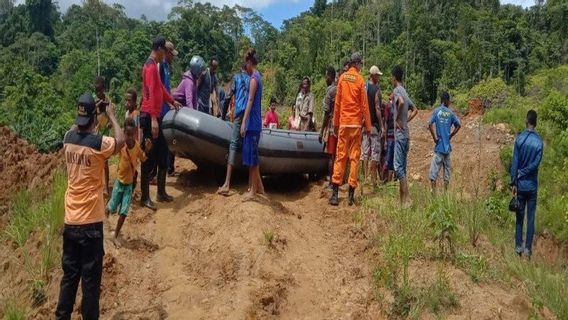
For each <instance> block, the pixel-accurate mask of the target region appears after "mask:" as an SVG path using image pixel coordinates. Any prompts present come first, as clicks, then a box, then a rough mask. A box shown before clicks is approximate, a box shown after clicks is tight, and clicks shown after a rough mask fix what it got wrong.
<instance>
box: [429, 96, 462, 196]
mask: <svg viewBox="0 0 568 320" xmlns="http://www.w3.org/2000/svg"><path fill="white" fill-rule="evenodd" d="M441 100H442V105H441V106H439V107H438V108H436V109H434V111H433V112H432V118H431V119H430V122H429V126H428V128H429V129H430V134H432V139H434V144H435V145H436V147H435V148H434V157H433V158H432V164H431V165H430V182H431V184H432V192H434V191H436V180H438V173H439V172H440V169H442V167H443V168H444V188H445V189H446V190H448V185H449V184H450V175H451V172H452V164H451V159H450V153H451V152H452V145H451V143H450V141H451V140H452V138H453V137H454V136H455V135H456V134H457V133H458V131H460V128H461V123H460V120H459V119H458V117H456V115H455V114H454V113H453V112H452V110H450V109H449V108H448V106H449V105H450V94H449V93H448V92H445V91H444V92H443V93H442V96H441ZM434 126H435V127H436V130H435V131H434ZM452 127H453V130H452ZM450 132H451V133H450Z"/></svg>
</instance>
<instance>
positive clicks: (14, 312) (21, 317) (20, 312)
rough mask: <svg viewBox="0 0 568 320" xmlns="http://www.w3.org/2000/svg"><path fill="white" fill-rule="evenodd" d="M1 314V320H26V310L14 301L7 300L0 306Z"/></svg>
mask: <svg viewBox="0 0 568 320" xmlns="http://www.w3.org/2000/svg"><path fill="white" fill-rule="evenodd" d="M2 309H3V310H2V312H1V313H0V314H3V316H2V319H3V320H25V319H27V318H26V309H25V308H24V307H23V306H22V305H20V304H18V303H17V302H16V300H15V299H8V300H7V301H6V302H5V303H3V304H2Z"/></svg>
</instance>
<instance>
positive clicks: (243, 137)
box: [56, 37, 542, 319]
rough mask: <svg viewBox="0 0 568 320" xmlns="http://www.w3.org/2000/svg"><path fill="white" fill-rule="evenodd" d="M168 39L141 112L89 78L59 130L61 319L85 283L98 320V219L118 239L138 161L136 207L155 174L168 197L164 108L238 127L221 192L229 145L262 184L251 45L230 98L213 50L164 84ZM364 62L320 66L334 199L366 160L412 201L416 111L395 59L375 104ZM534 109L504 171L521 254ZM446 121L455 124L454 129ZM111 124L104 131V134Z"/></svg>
mask: <svg viewBox="0 0 568 320" xmlns="http://www.w3.org/2000/svg"><path fill="white" fill-rule="evenodd" d="M177 54H178V52H177V51H176V49H175V47H174V45H173V43H171V42H168V41H166V40H165V39H164V38H163V37H157V38H156V39H154V41H153V42H152V49H151V52H150V55H149V57H148V59H147V60H146V61H145V63H144V66H143V70H142V86H141V87H142V98H141V103H140V109H138V99H137V91H136V90H135V89H128V90H127V92H126V94H125V105H126V107H127V111H126V114H125V120H124V123H123V129H121V126H120V124H119V121H118V120H117V117H116V114H115V106H114V104H113V103H112V102H111V101H110V99H109V98H108V96H107V95H106V93H105V90H106V87H105V84H104V79H102V78H97V80H96V81H95V94H94V95H92V94H88V93H86V94H83V95H81V96H80V97H79V99H78V101H77V117H76V119H75V124H74V126H73V128H72V129H71V130H70V131H68V132H67V133H66V134H65V137H64V153H65V160H66V165H67V174H68V188H67V191H66V194H65V225H64V232H63V255H62V268H63V272H64V274H63V278H62V280H61V287H60V295H59V302H58V305H57V309H56V318H57V319H70V316H71V313H72V310H73V306H74V303H75V298H76V293H77V289H78V285H79V281H81V285H82V291H83V301H82V305H81V313H82V316H83V319H98V318H99V297H100V285H101V276H102V269H103V264H102V262H103V255H104V248H103V221H104V219H105V213H106V214H110V213H114V212H116V211H117V210H118V211H119V218H118V222H117V226H116V229H115V232H114V237H113V239H114V241H115V244H117V246H119V245H120V242H119V241H117V239H118V235H119V233H120V230H121V228H122V226H123V224H124V221H125V219H126V217H127V215H128V210H129V207H130V203H131V201H132V197H133V190H134V189H135V186H136V181H137V176H138V170H137V168H138V166H139V163H140V162H142V165H141V173H140V184H141V197H140V201H141V205H142V206H145V207H148V208H150V209H153V210H156V205H155V204H154V202H153V201H152V200H151V198H150V190H149V185H150V182H151V180H152V179H153V178H154V177H155V179H156V184H157V198H156V199H157V200H158V201H159V202H170V201H172V200H173V198H172V197H171V196H170V195H169V194H168V193H167V192H166V188H165V182H166V176H167V174H168V171H169V173H170V174H173V173H175V170H174V167H173V161H174V158H173V155H172V154H171V153H170V152H169V150H168V146H167V144H166V141H165V138H164V135H163V132H162V118H163V117H164V115H165V114H166V113H167V112H168V111H169V110H171V109H179V108H182V107H187V108H192V109H196V110H199V111H202V112H206V113H209V114H212V115H217V116H219V117H221V118H223V119H227V118H228V117H229V118H230V119H231V121H232V122H233V123H234V125H233V132H232V136H231V142H230V147H229V150H228V159H227V171H226V178H225V182H224V184H223V185H222V186H221V187H220V188H219V189H218V191H217V192H218V193H219V194H221V195H228V194H229V191H230V183H231V176H232V172H233V169H234V167H235V166H236V165H237V163H236V161H237V160H236V159H237V157H236V156H237V153H238V152H239V151H241V152H242V163H243V165H244V166H246V167H248V168H249V184H248V192H247V194H246V195H245V198H254V197H255V196H256V195H257V194H263V193H264V192H265V190H264V185H263V183H262V179H261V174H260V170H259V150H258V147H259V141H260V137H261V132H262V128H263V127H268V128H277V127H278V116H277V114H276V110H275V109H276V105H277V102H276V100H275V99H271V101H270V109H269V111H268V112H267V113H266V116H265V119H264V121H263V120H262V107H261V99H262V93H263V81H262V76H261V74H260V72H259V71H258V70H257V69H256V66H257V64H258V61H257V56H256V51H255V50H254V49H253V48H251V49H249V50H247V52H246V54H245V56H244V58H243V64H242V66H241V70H240V71H239V72H237V73H236V74H235V75H234V76H233V79H232V82H231V87H230V90H229V92H228V93H227V95H226V96H225V95H224V92H223V93H222V94H220V93H219V91H217V90H216V86H217V81H218V80H217V78H216V70H217V67H218V60H217V59H216V58H212V59H210V61H209V66H206V65H205V61H204V60H203V58H201V57H199V56H194V57H193V58H192V59H191V61H190V64H189V70H188V71H187V72H186V73H184V75H183V77H182V80H181V82H180V83H179V85H178V86H177V87H176V88H175V89H174V90H173V93H172V92H171V91H170V90H171V82H170V79H171V78H170V64H171V63H172V61H173V59H174V58H175V57H176V56H177ZM362 66H363V60H362V57H361V55H360V54H358V53H354V54H353V55H352V56H351V59H350V60H349V61H348V62H346V63H345V64H344V67H343V69H341V70H339V71H336V70H335V69H334V68H333V67H328V68H327V69H326V72H325V79H326V83H327V85H328V87H327V89H326V93H325V97H324V100H323V111H324V117H323V123H322V128H321V131H320V142H321V143H322V144H323V149H324V151H325V152H326V153H328V154H329V155H330V159H331V161H330V183H331V189H332V195H331V198H330V200H329V203H330V204H331V205H338V204H339V197H338V193H339V186H340V185H342V184H343V183H344V181H345V179H346V177H345V172H346V168H347V165H348V163H349V175H348V178H347V183H348V185H349V189H348V190H349V191H348V203H349V205H353V204H354V203H355V190H356V188H357V186H358V174H359V172H358V170H357V168H358V165H359V163H360V162H362V163H363V165H364V171H365V175H366V176H370V178H371V180H372V182H376V181H377V180H378V178H379V177H381V178H382V179H383V180H391V179H392V178H393V176H394V175H396V179H398V181H399V183H400V202H401V205H402V207H403V208H408V207H410V206H411V200H410V197H409V194H408V183H407V156H408V151H409V146H410V133H409V128H408V122H409V121H412V119H413V118H414V117H415V116H416V115H417V109H416V106H415V105H414V103H413V102H412V100H411V99H410V98H409V96H408V93H407V92H406V90H405V88H404V86H403V68H402V67H401V66H395V67H394V68H393V70H392V74H391V76H392V77H391V84H392V87H393V89H392V93H391V94H390V98H389V101H388V102H385V103H383V101H382V91H381V88H380V85H379V80H380V76H381V75H382V72H381V71H380V70H379V68H378V67H376V66H373V67H371V69H370V70H369V74H370V76H369V80H368V81H365V80H364V78H363V76H362V75H361V69H362ZM310 87H311V80H310V79H309V78H307V77H306V78H304V79H303V80H302V83H301V86H300V90H299V92H298V96H297V99H296V104H295V106H294V113H293V116H292V117H291V118H290V119H289V126H290V127H291V128H293V129H296V130H304V131H314V130H315V127H316V125H315V119H314V104H315V98H314V95H313V94H312V93H311V92H310ZM212 100H217V101H216V102H212ZM449 103H450V96H449V94H447V93H446V92H444V93H443V94H442V95H441V105H440V106H439V107H438V108H436V109H435V110H434V111H433V113H432V117H431V119H430V121H429V129H430V133H431V135H432V139H433V142H434V144H435V150H434V151H435V154H434V157H433V159H432V164H431V169H430V179H431V182H432V187H433V188H435V182H436V180H437V176H438V172H439V171H440V170H441V169H442V168H443V169H444V180H445V186H446V188H447V187H448V183H449V180H450V173H451V163H450V153H451V144H450V141H451V139H452V138H453V137H454V136H455V135H456V134H457V132H458V131H459V129H460V126H461V125H460V122H459V119H458V118H457V116H456V115H455V114H454V113H453V112H452V111H451V110H450V109H449ZM535 126H536V112H534V111H532V110H531V111H529V114H528V115H527V131H525V132H524V133H522V134H521V135H520V136H519V138H518V139H517V141H516V143H515V149H514V157H513V164H512V167H511V178H512V187H513V188H512V189H513V193H514V195H515V196H516V197H518V200H519V203H520V207H521V209H519V211H518V212H517V229H516V246H517V247H516V251H517V253H518V254H519V255H521V254H522V253H523V244H522V228H523V220H524V214H525V207H526V206H528V217H529V219H528V231H527V239H526V245H525V247H524V250H525V251H524V252H525V253H526V254H527V255H529V256H530V255H531V244H532V234H533V232H534V211H535V208H536V192H537V191H536V189H537V174H538V165H539V163H540V159H541V157H542V140H541V139H540V137H539V136H538V135H537V134H536V133H535V132H534V128H535ZM452 128H453V129H452ZM111 130H112V137H111V136H110V135H109V133H110V131H111ZM115 154H120V160H119V163H118V175H117V179H116V181H115V183H114V186H113V188H112V194H111V196H110V200H109V201H108V203H105V199H106V198H107V197H106V196H107V195H108V193H109V188H108V185H109V174H108V160H109V158H110V157H111V156H113V155H115Z"/></svg>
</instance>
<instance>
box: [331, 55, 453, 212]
mask: <svg viewBox="0 0 568 320" xmlns="http://www.w3.org/2000/svg"><path fill="white" fill-rule="evenodd" d="M362 67H363V59H362V57H361V55H360V54H359V53H354V54H353V55H352V56H351V59H350V60H349V61H348V62H346V63H345V64H344V66H343V69H342V70H341V71H339V73H337V72H336V70H335V69H334V68H333V67H328V68H327V70H326V74H325V77H326V83H327V85H328V87H327V89H326V94H325V97H324V101H323V110H324V118H323V126H322V128H321V131H320V141H321V142H323V143H324V146H325V147H324V150H325V151H326V152H327V153H328V154H330V157H331V162H330V182H331V188H332V195H331V198H330V200H329V203H330V204H331V205H334V206H337V205H338V204H339V186H340V185H342V184H343V182H344V180H345V171H346V169H347V167H348V164H349V175H348V178H347V183H348V185H349V189H348V204H349V205H353V204H354V203H355V190H356V188H357V186H358V176H359V171H358V166H359V163H360V162H361V163H362V164H363V172H364V176H365V178H366V179H367V178H370V179H371V181H372V183H373V184H375V183H376V182H377V181H378V178H379V177H380V178H381V180H382V181H385V182H386V181H389V180H392V179H393V176H394V174H396V178H397V179H398V181H399V183H400V201H401V204H402V206H403V207H404V208H409V207H410V206H411V200H410V196H409V193H408V183H407V157H408V151H409V146H410V141H409V139H410V132H409V128H408V122H409V121H412V119H414V117H415V116H416V115H417V112H418V110H417V108H416V106H415V105H414V103H413V102H412V100H411V99H410V98H409V96H408V93H407V92H406V90H405V88H404V86H403V82H402V79H403V76H404V74H403V69H402V67H401V66H395V67H394V69H393V71H392V78H391V84H392V86H393V90H392V93H391V95H390V98H389V101H388V102H385V103H383V101H382V99H383V98H382V90H381V88H380V77H381V76H382V75H383V73H382V72H381V71H380V69H379V68H378V67H377V66H372V67H371V68H370V70H369V79H368V80H367V81H365V79H364V78H363V76H362V75H361V69H362ZM336 75H338V77H336ZM448 102H449V96H448V99H447V101H443V105H444V103H445V105H446V109H444V110H447V112H448V115H449V116H451V117H452V119H453V121H450V122H447V123H446V122H444V123H443V120H442V119H439V118H438V117H433V118H432V121H431V124H432V125H436V129H437V130H440V134H439V137H440V140H442V139H444V140H443V141H440V143H445V144H448V145H449V138H450V135H445V132H446V131H448V130H450V129H451V127H452V126H454V127H455V128H456V129H455V130H454V132H453V134H455V133H457V130H459V121H458V120H457V117H455V115H454V114H453V113H452V112H451V111H450V110H449V109H448V108H447V106H448ZM442 131H443V132H442ZM433 135H434V133H433ZM435 139H438V137H435ZM437 143H438V142H437ZM446 153H449V151H446ZM436 163H437V162H436ZM434 164H435V162H434V161H433V169H432V170H431V171H432V176H431V178H432V180H433V181H436V179H437V172H438V170H439V168H438V167H434ZM447 171H448V172H449V162H448V168H447ZM447 178H448V179H449V173H448V177H447Z"/></svg>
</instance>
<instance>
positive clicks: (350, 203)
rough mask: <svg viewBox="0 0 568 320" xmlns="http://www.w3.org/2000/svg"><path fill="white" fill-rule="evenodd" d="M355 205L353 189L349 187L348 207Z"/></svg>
mask: <svg viewBox="0 0 568 320" xmlns="http://www.w3.org/2000/svg"><path fill="white" fill-rule="evenodd" d="M354 204H355V188H353V187H352V186H349V206H352V205H354Z"/></svg>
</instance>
